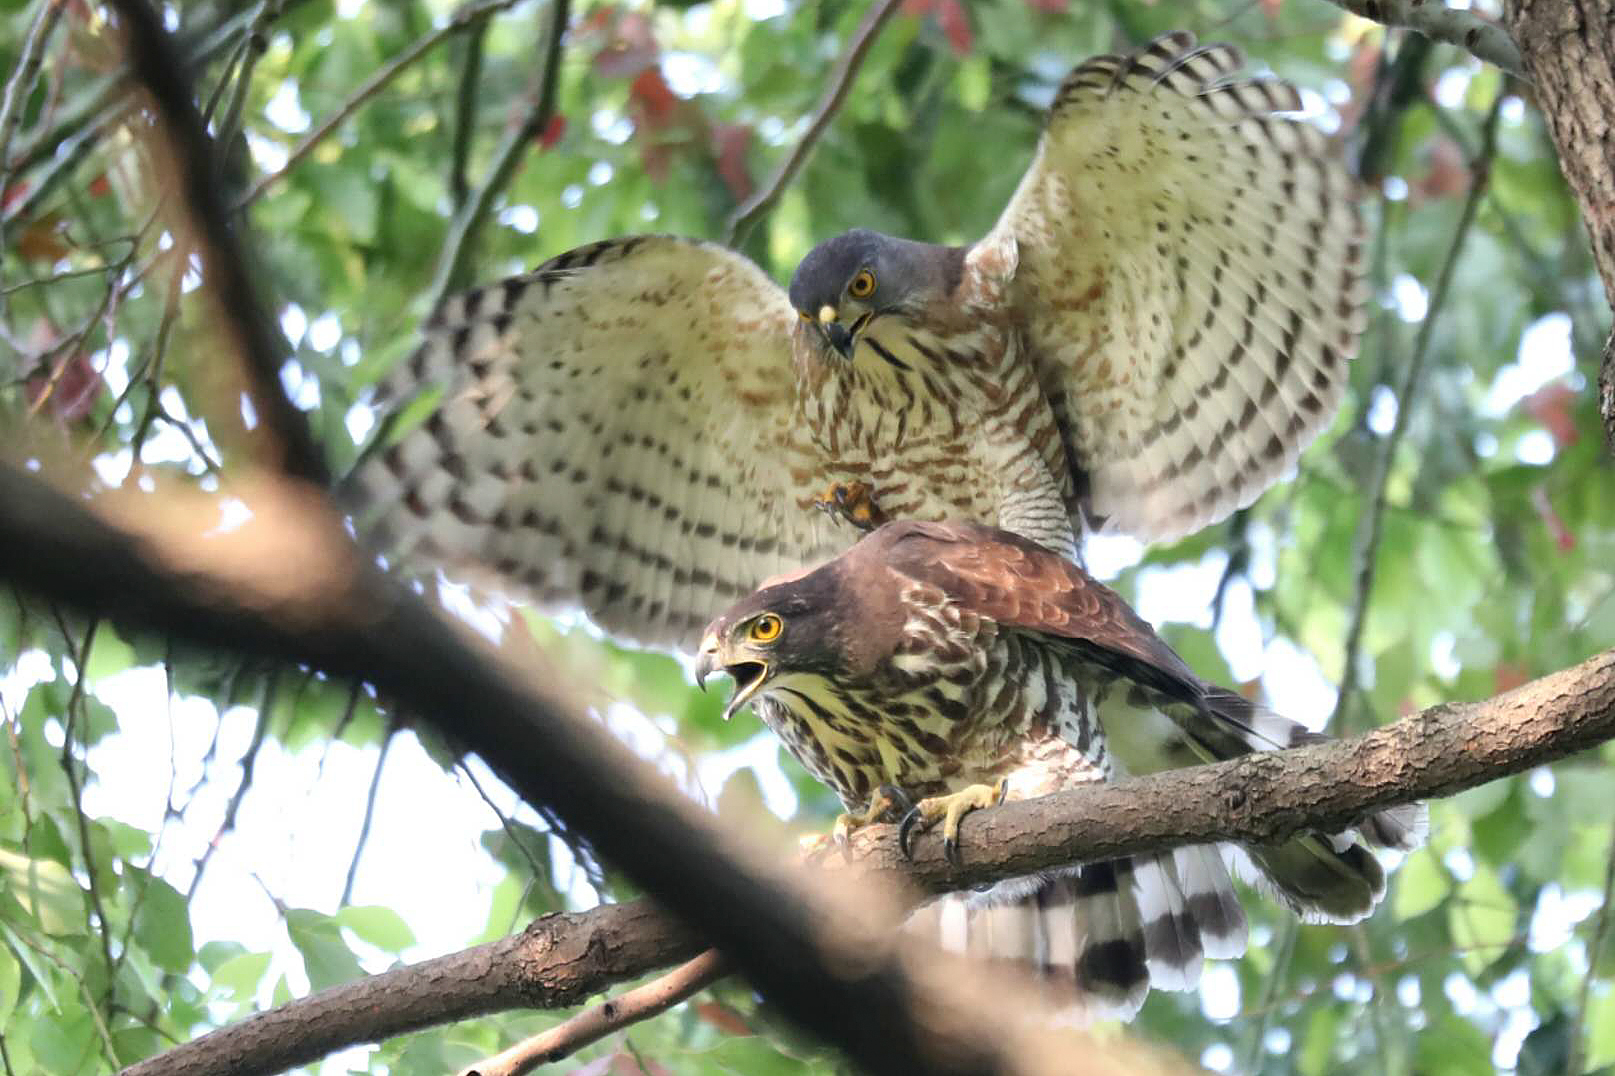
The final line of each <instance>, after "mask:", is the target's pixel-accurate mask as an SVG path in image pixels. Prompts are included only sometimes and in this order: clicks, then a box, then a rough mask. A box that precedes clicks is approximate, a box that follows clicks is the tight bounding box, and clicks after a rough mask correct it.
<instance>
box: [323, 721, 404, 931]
mask: <svg viewBox="0 0 1615 1076" xmlns="http://www.w3.org/2000/svg"><path fill="white" fill-rule="evenodd" d="M397 737H398V724H397V722H394V723H393V724H391V725H390V726H389V727H388V729H387V735H386V736H384V737H382V741H381V750H379V751H377V752H376V772H375V773H373V774H371V775H370V790H369V791H368V792H366V793H365V800H364V821H362V822H360V823H359V839H358V840H356V841H355V842H354V844H353V858H352V859H351V860H349V861H348V876H347V878H346V880H344V881H343V883H342V899H340V900H338V901H337V906H338V907H339V908H346V907H347V906H348V902H349V901H350V900H352V899H353V880H354V879H355V878H356V877H358V875H359V860H360V859H362V858H363V857H364V846H365V844H366V843H368V842H369V840H370V823H371V822H372V821H374V819H375V817H376V793H377V792H378V791H380V789H381V771H382V769H383V768H384V767H385V766H386V765H387V752H388V751H389V750H391V749H392V746H393V740H395V739H397Z"/></svg>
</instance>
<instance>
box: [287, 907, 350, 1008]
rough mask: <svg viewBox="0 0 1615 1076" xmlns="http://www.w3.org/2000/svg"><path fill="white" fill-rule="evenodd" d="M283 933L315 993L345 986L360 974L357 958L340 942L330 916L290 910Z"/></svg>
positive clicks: (338, 931)
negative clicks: (286, 934)
mask: <svg viewBox="0 0 1615 1076" xmlns="http://www.w3.org/2000/svg"><path fill="white" fill-rule="evenodd" d="M286 932H287V933H288V934H290V935H291V939H292V944H293V945H295V946H297V951H298V952H299V953H301V954H302V955H303V970H304V971H305V972H306V973H307V974H308V981H309V985H310V986H312V987H313V988H314V989H315V990H324V989H325V988H326V987H330V986H336V985H337V984H339V983H345V982H349V981H351V980H353V979H357V978H359V977H360V976H361V975H363V974H364V968H362V967H360V966H359V961H358V958H357V957H355V956H354V955H353V952H352V950H350V949H349V948H348V946H347V943H346V942H344V941H343V940H342V931H341V930H339V929H338V925H337V921H336V920H335V919H333V918H331V917H330V916H328V915H321V914H320V913H319V912H315V911H309V910H308V909H305V908H293V909H291V910H290V911H288V912H287V913H286Z"/></svg>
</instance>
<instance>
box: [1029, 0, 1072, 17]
mask: <svg viewBox="0 0 1615 1076" xmlns="http://www.w3.org/2000/svg"><path fill="white" fill-rule="evenodd" d="M1026 6H1027V7H1029V8H1031V9H1032V10H1033V11H1047V12H1048V13H1049V14H1050V15H1058V14H1060V13H1061V12H1063V11H1065V10H1066V9H1067V8H1069V7H1070V6H1071V0H1026Z"/></svg>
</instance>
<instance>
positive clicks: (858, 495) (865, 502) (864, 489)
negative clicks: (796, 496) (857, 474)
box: [813, 482, 886, 532]
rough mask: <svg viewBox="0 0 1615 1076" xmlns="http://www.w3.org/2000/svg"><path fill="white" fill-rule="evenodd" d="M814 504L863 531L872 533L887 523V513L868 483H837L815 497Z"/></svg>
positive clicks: (833, 516)
mask: <svg viewBox="0 0 1615 1076" xmlns="http://www.w3.org/2000/svg"><path fill="white" fill-rule="evenodd" d="M813 504H814V507H816V508H819V509H821V510H822V511H824V512H827V513H828V514H829V515H830V516H831V517H832V518H836V519H844V520H846V521H847V522H848V523H851V524H852V525H853V526H854V527H856V528H858V529H859V530H861V531H866V532H867V531H872V530H874V529H875V528H876V527H878V526H880V525H881V524H882V523H885V522H886V513H884V512H882V511H881V510H880V506H879V505H877V504H876V503H875V491H874V489H872V488H871V487H870V485H869V483H867V482H836V483H834V484H832V485H831V486H830V487H829V488H827V489H826V490H825V491H824V492H823V493H821V494H819V495H818V496H816V497H814V498H813Z"/></svg>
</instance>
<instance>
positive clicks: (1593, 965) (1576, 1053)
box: [1565, 831, 1615, 1073]
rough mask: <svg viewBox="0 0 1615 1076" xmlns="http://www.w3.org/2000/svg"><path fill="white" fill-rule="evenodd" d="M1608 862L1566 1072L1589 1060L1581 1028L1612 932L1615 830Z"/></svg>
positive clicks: (1585, 1020)
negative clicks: (1606, 940) (1600, 960)
mask: <svg viewBox="0 0 1615 1076" xmlns="http://www.w3.org/2000/svg"><path fill="white" fill-rule="evenodd" d="M1608 860H1609V862H1608V863H1607V865H1606V866H1605V867H1604V903H1603V904H1601V905H1599V906H1598V922H1597V923H1595V924H1594V925H1593V938H1592V941H1591V942H1589V943H1588V944H1587V974H1586V976H1584V977H1583V978H1582V980H1581V996H1580V997H1579V998H1577V1000H1576V1015H1575V1016H1574V1017H1573V1018H1572V1019H1571V1021H1570V1057H1569V1059H1568V1060H1567V1062H1566V1063H1565V1071H1566V1072H1571V1073H1579V1072H1580V1071H1581V1062H1582V1059H1583V1058H1584V1057H1586V1044H1585V1043H1583V1042H1582V1029H1583V1028H1585V1027H1586V1026H1587V1004H1588V1002H1590V1001H1591V1000H1592V996H1593V979H1594V977H1595V976H1596V975H1597V972H1598V958H1599V956H1600V954H1601V953H1602V952H1603V949H1604V939H1605V937H1606V936H1607V935H1608V933H1609V921H1610V918H1611V916H1610V910H1609V904H1610V900H1611V899H1612V898H1615V831H1611V834H1610V841H1609V857H1608Z"/></svg>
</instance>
